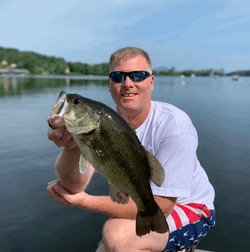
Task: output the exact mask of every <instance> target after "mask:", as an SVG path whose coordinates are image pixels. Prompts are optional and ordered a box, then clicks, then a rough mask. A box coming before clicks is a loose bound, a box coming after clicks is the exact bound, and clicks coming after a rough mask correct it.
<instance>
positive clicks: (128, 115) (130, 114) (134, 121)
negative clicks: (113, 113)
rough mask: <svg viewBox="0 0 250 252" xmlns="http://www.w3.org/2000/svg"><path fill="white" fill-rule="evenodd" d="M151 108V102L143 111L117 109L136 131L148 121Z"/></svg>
mask: <svg viewBox="0 0 250 252" xmlns="http://www.w3.org/2000/svg"><path fill="white" fill-rule="evenodd" d="M150 108H151V102H150V103H149V104H148V105H147V107H146V108H144V109H143V110H142V111H134V110H131V111H130V110H122V109H119V108H117V112H118V114H119V115H120V116H122V117H123V118H124V119H125V120H126V121H127V122H128V123H129V124H130V125H132V126H133V128H134V129H137V128H139V127H140V126H141V125H142V124H143V123H144V122H145V120H146V119H147V117H148V115H149V113H150Z"/></svg>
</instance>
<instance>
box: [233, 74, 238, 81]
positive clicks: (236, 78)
mask: <svg viewBox="0 0 250 252" xmlns="http://www.w3.org/2000/svg"><path fill="white" fill-rule="evenodd" d="M232 80H233V81H239V80H240V78H239V76H238V75H233V76H232Z"/></svg>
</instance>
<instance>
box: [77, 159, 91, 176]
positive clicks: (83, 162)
mask: <svg viewBox="0 0 250 252" xmlns="http://www.w3.org/2000/svg"><path fill="white" fill-rule="evenodd" d="M89 167H90V162H89V161H88V159H87V158H86V157H85V155H84V154H81V156H80V160H79V170H80V173H81V174H84V173H85V172H86V171H87V170H88V169H89Z"/></svg>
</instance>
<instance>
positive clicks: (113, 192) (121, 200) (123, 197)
mask: <svg viewBox="0 0 250 252" xmlns="http://www.w3.org/2000/svg"><path fill="white" fill-rule="evenodd" d="M109 195H110V198H111V199H112V201H113V202H116V203H118V204H123V205H125V204H127V203H128V201H129V196H128V194H127V193H125V192H123V191H121V190H120V189H119V188H117V187H116V186H114V185H113V184H111V183H110V182H109Z"/></svg>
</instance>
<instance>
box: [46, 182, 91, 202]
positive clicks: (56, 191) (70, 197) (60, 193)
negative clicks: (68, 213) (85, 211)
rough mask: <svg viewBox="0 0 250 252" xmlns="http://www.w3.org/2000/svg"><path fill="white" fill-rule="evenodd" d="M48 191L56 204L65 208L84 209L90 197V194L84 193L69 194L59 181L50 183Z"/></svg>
mask: <svg viewBox="0 0 250 252" xmlns="http://www.w3.org/2000/svg"><path fill="white" fill-rule="evenodd" d="M47 190H48V192H49V194H50V195H51V197H52V198H53V200H54V202H55V203H58V204H62V205H64V206H71V207H72V206H77V207H80V206H81V207H83V206H84V200H85V199H86V197H87V196H88V194H87V193H85V192H83V191H82V192H79V193H75V194H72V193H70V192H68V191H67V190H65V189H64V188H63V187H62V186H61V184H60V181H59V180H54V181H52V182H49V183H48V187H47Z"/></svg>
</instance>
